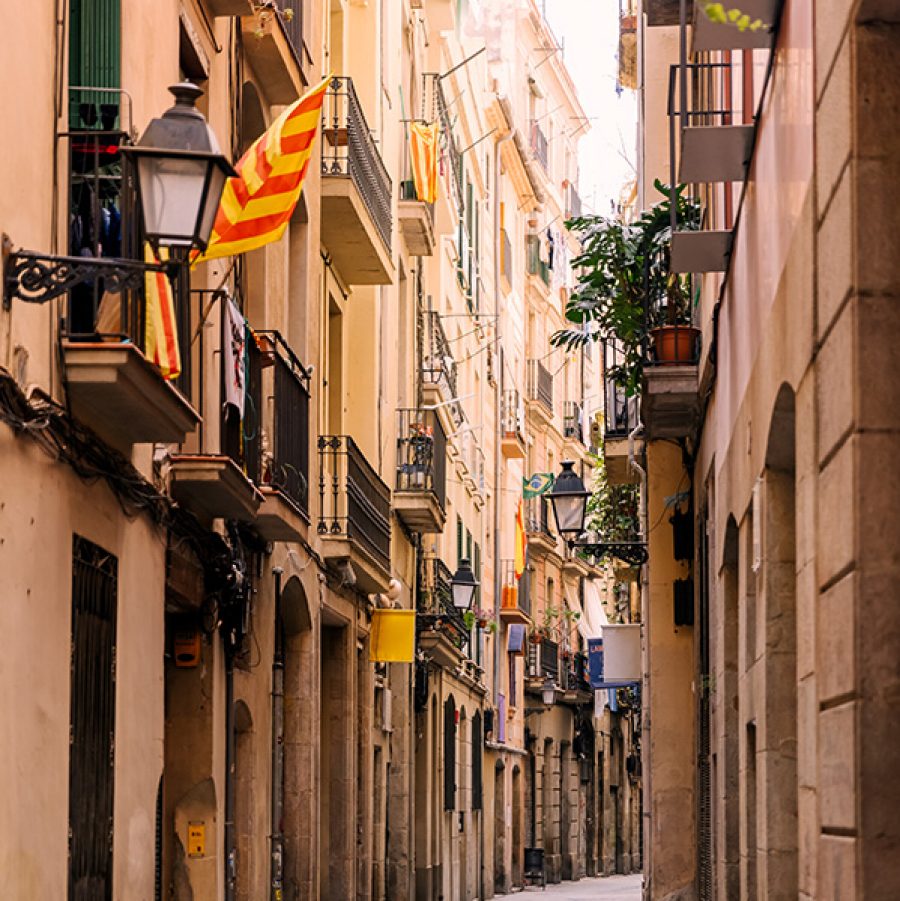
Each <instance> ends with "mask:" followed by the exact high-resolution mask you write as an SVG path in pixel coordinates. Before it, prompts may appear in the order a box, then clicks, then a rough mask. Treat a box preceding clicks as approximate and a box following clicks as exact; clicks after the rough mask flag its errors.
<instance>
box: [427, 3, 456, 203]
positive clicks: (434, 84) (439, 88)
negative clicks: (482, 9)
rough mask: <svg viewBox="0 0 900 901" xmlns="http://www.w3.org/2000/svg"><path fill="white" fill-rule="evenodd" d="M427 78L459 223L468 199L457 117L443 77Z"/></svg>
mask: <svg viewBox="0 0 900 901" xmlns="http://www.w3.org/2000/svg"><path fill="white" fill-rule="evenodd" d="M440 6H442V4H439V3H438V4H431V7H430V9H429V17H430V16H431V14H432V10H434V9H435V8H439V7H440ZM448 27H452V26H448ZM425 77H426V83H427V80H429V79H430V80H431V91H430V92H428V89H427V88H426V93H430V95H431V100H432V107H433V111H434V113H435V115H436V116H437V118H438V119H439V120H440V123H441V136H442V138H441V145H442V148H443V150H444V152H445V153H446V154H447V177H448V179H449V182H450V192H449V194H450V197H451V198H452V200H453V203H454V205H455V206H456V215H455V217H454V218H455V219H456V220H457V221H458V219H460V218H462V215H463V212H464V211H465V208H466V198H465V191H464V188H463V181H462V173H463V158H462V153H461V152H460V149H459V147H458V146H457V143H456V138H454V136H453V133H454V128H453V125H454V122H455V116H454V115H453V114H452V113H451V112H450V105H449V103H448V100H447V96H446V94H444V80H443V79H442V77H441V76H440V75H437V74H434V73H431V74H428V75H426V76H425Z"/></svg>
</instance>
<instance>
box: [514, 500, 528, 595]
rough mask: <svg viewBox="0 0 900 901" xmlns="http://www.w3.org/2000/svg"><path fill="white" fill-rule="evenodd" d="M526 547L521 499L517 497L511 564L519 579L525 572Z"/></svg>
mask: <svg viewBox="0 0 900 901" xmlns="http://www.w3.org/2000/svg"><path fill="white" fill-rule="evenodd" d="M526 549H527V538H526V536H525V518H524V516H523V515H522V500H521V498H520V499H519V506H518V507H517V508H516V547H515V562H514V563H513V566H514V567H515V571H516V578H517V579H521V578H522V573H524V572H525V552H526Z"/></svg>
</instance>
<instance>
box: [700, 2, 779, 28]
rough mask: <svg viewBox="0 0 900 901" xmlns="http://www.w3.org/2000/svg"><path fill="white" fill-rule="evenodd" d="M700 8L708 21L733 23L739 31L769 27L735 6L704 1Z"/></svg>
mask: <svg viewBox="0 0 900 901" xmlns="http://www.w3.org/2000/svg"><path fill="white" fill-rule="evenodd" d="M702 9H703V12H704V14H705V15H706V18H707V19H709V20H710V22H716V23H717V24H720V25H734V27H735V28H737V29H738V30H739V31H761V30H762V29H764V28H765V29H768V28H771V25H767V24H766V23H765V22H763V20H762V19H751V18H750V16H749V15H748V14H747V13H744V12H741V11H740V10H739V9H738V8H737V7H735V6H731V7H726V6H725V4H724V3H704V4H703V5H702Z"/></svg>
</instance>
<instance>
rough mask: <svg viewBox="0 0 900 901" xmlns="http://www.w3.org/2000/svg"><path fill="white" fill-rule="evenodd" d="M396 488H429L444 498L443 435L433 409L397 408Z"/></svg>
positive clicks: (444, 462) (445, 466)
mask: <svg viewBox="0 0 900 901" xmlns="http://www.w3.org/2000/svg"><path fill="white" fill-rule="evenodd" d="M398 415H399V420H400V422H399V430H398V432H397V482H396V486H397V490H398V491H422V492H426V491H430V492H431V493H432V494H434V496H435V498H436V499H437V502H438V503H439V504H440V506H441V509H444V507H445V506H446V502H447V435H446V433H445V432H444V427H443V426H442V425H441V420H440V417H439V416H438V415H437V412H436V411H435V410H415V409H406V410H398Z"/></svg>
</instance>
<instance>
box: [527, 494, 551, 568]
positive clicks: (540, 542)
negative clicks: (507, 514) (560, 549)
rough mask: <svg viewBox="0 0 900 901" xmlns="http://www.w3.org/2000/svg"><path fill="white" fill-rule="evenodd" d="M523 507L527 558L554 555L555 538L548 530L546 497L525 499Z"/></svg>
mask: <svg viewBox="0 0 900 901" xmlns="http://www.w3.org/2000/svg"><path fill="white" fill-rule="evenodd" d="M523 507H524V515H525V533H526V535H527V538H528V554H529V558H532V557H536V556H546V555H547V554H551V553H556V536H555V535H554V534H553V530H552V529H551V528H550V502H549V501H548V500H547V498H546V497H530V498H526V499H525V501H524V503H523Z"/></svg>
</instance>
